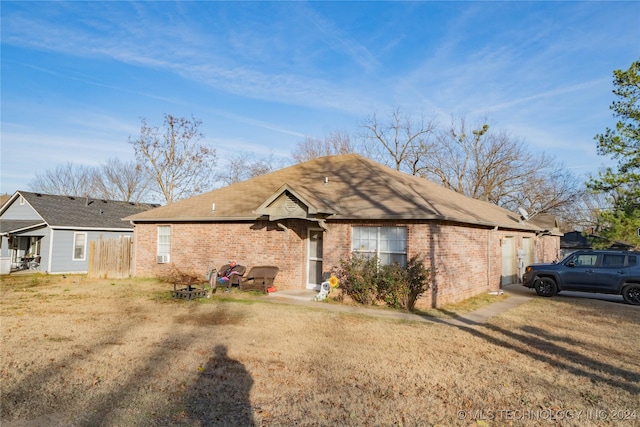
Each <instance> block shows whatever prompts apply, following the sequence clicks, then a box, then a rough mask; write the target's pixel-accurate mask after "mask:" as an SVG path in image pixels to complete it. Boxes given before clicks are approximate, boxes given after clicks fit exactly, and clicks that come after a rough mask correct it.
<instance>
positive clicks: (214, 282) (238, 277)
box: [209, 264, 247, 292]
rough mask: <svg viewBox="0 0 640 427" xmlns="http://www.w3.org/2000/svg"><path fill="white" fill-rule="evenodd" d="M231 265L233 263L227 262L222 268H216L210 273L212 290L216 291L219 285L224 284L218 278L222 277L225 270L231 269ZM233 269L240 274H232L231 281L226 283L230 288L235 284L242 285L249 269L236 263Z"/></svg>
mask: <svg viewBox="0 0 640 427" xmlns="http://www.w3.org/2000/svg"><path fill="white" fill-rule="evenodd" d="M229 267H231V265H229V264H225V265H223V266H222V267H220V270H217V271H216V270H214V271H213V272H211V273H210V275H211V276H210V278H209V284H210V285H211V291H212V292H215V291H216V288H217V287H218V286H222V284H221V283H220V282H219V281H218V280H219V279H220V277H222V275H223V274H224V272H225V271H227V269H229ZM233 271H235V272H237V273H238V274H232V275H231V277H230V278H229V283H228V284H227V283H225V286H228V287H229V288H231V287H233V286H238V287H239V286H240V284H241V283H242V278H243V276H244V273H245V272H246V271H247V267H245V266H244V265H240V264H236V266H235V268H234V269H233Z"/></svg>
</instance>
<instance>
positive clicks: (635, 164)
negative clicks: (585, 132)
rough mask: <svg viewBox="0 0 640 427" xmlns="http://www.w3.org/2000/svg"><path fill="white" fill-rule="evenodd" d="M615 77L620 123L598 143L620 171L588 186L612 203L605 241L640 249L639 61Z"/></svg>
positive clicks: (604, 222)
mask: <svg viewBox="0 0 640 427" xmlns="http://www.w3.org/2000/svg"><path fill="white" fill-rule="evenodd" d="M613 75H614V79H613V84H614V90H613V93H614V94H615V95H616V96H617V97H618V99H617V100H616V101H614V102H613V104H612V105H611V107H610V108H611V110H612V111H613V115H614V117H617V118H618V122H617V123H616V127H615V129H610V128H607V129H606V131H605V132H604V133H603V134H598V135H596V136H595V139H596V141H598V154H600V155H603V156H611V157H612V158H613V159H615V160H617V167H616V168H615V169H614V168H611V167H609V168H606V169H605V170H604V171H603V172H600V173H599V176H598V177H597V178H596V177H591V179H590V181H589V182H588V183H587V186H588V187H589V188H590V189H591V190H593V191H594V192H597V193H605V194H606V195H607V198H608V199H609V201H610V202H611V203H612V209H611V210H610V211H604V212H601V214H600V222H601V227H602V228H601V229H600V233H601V234H602V235H603V237H606V238H608V239H609V240H623V241H626V242H629V243H634V244H635V245H636V246H638V247H640V237H638V234H637V233H638V229H639V228H640V60H639V61H636V62H634V63H633V64H631V67H629V69H628V70H626V71H622V70H615V71H614V72H613Z"/></svg>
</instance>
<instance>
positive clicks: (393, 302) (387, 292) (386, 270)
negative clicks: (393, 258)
mask: <svg viewBox="0 0 640 427" xmlns="http://www.w3.org/2000/svg"><path fill="white" fill-rule="evenodd" d="M407 288H408V287H407V270H406V269H404V268H402V267H401V266H400V265H399V264H397V263H395V264H392V265H382V266H380V268H379V270H378V286H377V289H378V295H377V298H378V299H379V300H382V301H384V302H385V303H386V304H387V305H388V306H389V307H393V308H404V307H406V300H407V298H406V295H407Z"/></svg>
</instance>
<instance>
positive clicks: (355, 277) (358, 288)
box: [338, 255, 378, 305]
mask: <svg viewBox="0 0 640 427" xmlns="http://www.w3.org/2000/svg"><path fill="white" fill-rule="evenodd" d="M377 266H378V259H377V258H376V257H365V256H362V255H353V256H352V257H351V259H350V260H347V261H345V260H342V261H340V269H339V270H338V279H340V289H342V291H343V292H344V293H345V294H347V295H348V296H350V297H351V298H353V300H354V301H356V302H359V303H360V304H365V305H371V304H373V303H374V302H375V300H376V298H377V294H378V290H377V277H376V276H377Z"/></svg>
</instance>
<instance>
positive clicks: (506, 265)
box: [500, 236, 518, 286]
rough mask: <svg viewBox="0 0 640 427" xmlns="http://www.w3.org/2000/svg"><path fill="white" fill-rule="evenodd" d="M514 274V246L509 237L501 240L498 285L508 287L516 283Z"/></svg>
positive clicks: (513, 240) (512, 239)
mask: <svg viewBox="0 0 640 427" xmlns="http://www.w3.org/2000/svg"><path fill="white" fill-rule="evenodd" d="M517 280H518V279H517V274H516V245H515V239H514V238H513V237H511V236H505V237H503V238H502V277H501V280H500V285H501V286H505V285H510V284H512V283H516V282H517Z"/></svg>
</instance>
